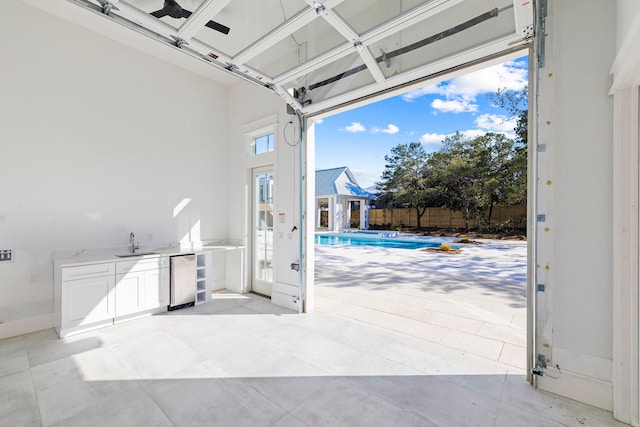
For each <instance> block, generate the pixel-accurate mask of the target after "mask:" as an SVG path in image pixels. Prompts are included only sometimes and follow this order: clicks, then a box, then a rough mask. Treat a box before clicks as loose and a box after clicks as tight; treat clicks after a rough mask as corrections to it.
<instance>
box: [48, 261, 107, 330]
mask: <svg viewBox="0 0 640 427" xmlns="http://www.w3.org/2000/svg"><path fill="white" fill-rule="evenodd" d="M114 274H115V264H114V263H112V262H111V263H101V264H93V265H85V266H78V267H65V268H62V269H61V271H60V274H59V275H58V276H57V277H56V279H57V281H59V283H56V290H55V291H54V299H55V300H56V308H55V311H56V325H55V328H56V331H57V332H58V334H59V335H60V336H65V335H67V334H69V333H71V332H74V331H76V330H80V329H82V330H85V329H91V328H95V327H101V326H104V325H106V324H110V323H111V322H112V320H113V317H114V315H115V295H114V286H115V276H114Z"/></svg>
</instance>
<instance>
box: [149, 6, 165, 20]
mask: <svg viewBox="0 0 640 427" xmlns="http://www.w3.org/2000/svg"><path fill="white" fill-rule="evenodd" d="M168 14H169V13H167V11H166V10H164V8H163V9H160V10H156V11H155V12H151V13H150V15H153V16H155V17H156V18H162V17H163V16H167V15H168Z"/></svg>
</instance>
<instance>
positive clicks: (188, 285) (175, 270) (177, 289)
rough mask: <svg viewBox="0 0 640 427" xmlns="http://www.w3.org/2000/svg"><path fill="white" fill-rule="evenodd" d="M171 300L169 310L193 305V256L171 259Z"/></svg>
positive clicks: (194, 281)
mask: <svg viewBox="0 0 640 427" xmlns="http://www.w3.org/2000/svg"><path fill="white" fill-rule="evenodd" d="M170 269H171V270H170V271H171V284H170V289H171V299H170V302H169V310H176V309H178V308H182V307H187V306H190V305H193V304H194V303H195V300H196V256H195V254H186V255H174V256H172V257H171V267H170Z"/></svg>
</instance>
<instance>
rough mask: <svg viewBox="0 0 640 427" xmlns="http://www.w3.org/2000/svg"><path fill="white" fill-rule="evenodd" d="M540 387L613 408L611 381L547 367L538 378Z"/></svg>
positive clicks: (601, 407) (597, 405)
mask: <svg viewBox="0 0 640 427" xmlns="http://www.w3.org/2000/svg"><path fill="white" fill-rule="evenodd" d="M538 388H539V389H541V390H545V391H548V392H551V393H554V394H557V395H560V396H564V397H568V398H569V399H573V400H577V401H579V402H583V403H586V404H588V405H591V406H595V407H597V408H600V409H604V410H606V411H612V410H613V385H612V384H611V383H610V382H606V381H602V380H598V379H595V378H590V377H585V376H583V375H580V374H576V373H574V372H570V371H566V370H562V371H558V370H557V369H555V368H547V369H545V375H543V376H542V377H539V378H538Z"/></svg>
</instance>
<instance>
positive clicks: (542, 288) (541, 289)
mask: <svg viewBox="0 0 640 427" xmlns="http://www.w3.org/2000/svg"><path fill="white" fill-rule="evenodd" d="M538 292H544V285H543V284H540V283H539V284H538Z"/></svg>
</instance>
